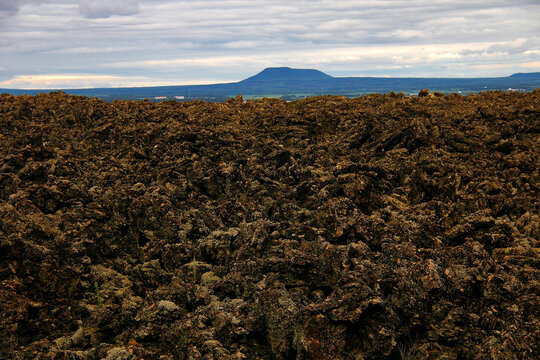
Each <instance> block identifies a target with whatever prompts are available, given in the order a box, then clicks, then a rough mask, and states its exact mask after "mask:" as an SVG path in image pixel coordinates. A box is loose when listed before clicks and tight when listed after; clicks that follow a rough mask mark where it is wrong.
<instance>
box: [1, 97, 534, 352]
mask: <svg viewBox="0 0 540 360" xmlns="http://www.w3.org/2000/svg"><path fill="white" fill-rule="evenodd" d="M539 133H540V91H539V90H537V91H535V92H532V93H526V94H521V93H503V92H485V93H481V94H478V95H469V96H466V97H463V96H460V95H448V96H443V95H442V94H438V96H435V97H430V96H426V97H405V96H403V94H388V95H369V96H364V97H361V98H356V99H347V98H341V97H331V96H325V97H316V98H309V99H305V100H302V101H298V102H293V103H286V102H284V101H279V100H271V99H267V100H261V101H248V102H243V101H242V99H241V98H237V99H230V100H228V101H227V102H226V103H205V102H188V103H177V102H162V103H153V102H149V101H142V102H135V101H133V102H129V101H115V102H114V103H105V102H102V101H100V100H97V99H89V98H84V97H75V96H68V95H66V94H63V93H61V92H59V93H51V94H49V95H45V94H42V95H39V96H35V97H31V96H18V97H14V96H11V95H0V282H1V286H0V314H1V316H0V358H1V359H109V360H127V359H162V360H167V359H207V360H208V359H231V360H232V359H319V360H321V359H365V360H368V359H456V360H457V359H533V358H535V356H538V354H539V353H540V348H539V344H540V318H539V310H540V303H539V295H538V294H539V293H540V286H539V278H540V268H539V265H540V261H539V259H540V257H539V239H540V216H539V213H540V209H539V206H540V198H539V184H540V175H539V157H538V155H539V154H540V137H539Z"/></svg>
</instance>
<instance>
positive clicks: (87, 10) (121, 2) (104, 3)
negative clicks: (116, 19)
mask: <svg viewBox="0 0 540 360" xmlns="http://www.w3.org/2000/svg"><path fill="white" fill-rule="evenodd" d="M79 11H80V12H81V14H82V15H83V16H84V17H86V18H88V19H100V18H109V17H111V16H114V15H120V16H128V15H134V14H137V13H138V12H139V3H138V2H137V1H135V0H81V1H80V2H79Z"/></svg>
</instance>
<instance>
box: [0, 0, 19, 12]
mask: <svg viewBox="0 0 540 360" xmlns="http://www.w3.org/2000/svg"><path fill="white" fill-rule="evenodd" d="M20 3H21V2H20V1H18V0H2V1H0V12H7V13H11V14H14V13H16V12H17V11H18V10H19V6H20Z"/></svg>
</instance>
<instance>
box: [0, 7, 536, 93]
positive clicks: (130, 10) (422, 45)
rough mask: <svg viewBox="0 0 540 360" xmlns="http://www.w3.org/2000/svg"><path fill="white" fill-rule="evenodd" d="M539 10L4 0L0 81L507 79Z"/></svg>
mask: <svg viewBox="0 0 540 360" xmlns="http://www.w3.org/2000/svg"><path fill="white" fill-rule="evenodd" d="M17 9H18V11H17V12H15V11H16V10H17ZM538 13H540V4H539V3H538V0H515V1H512V2H509V1H507V0H478V1H473V2H471V1H467V0H456V1H443V0H440V1H439V0H437V1H432V0H431V1H430V0H407V1H406V0H393V1H382V0H366V1H358V0H340V1H339V2H336V1H332V0H300V1H297V2H294V1H290V0H250V1H248V0H196V1H187V0H146V1H140V0H125V1H122V0H93V1H92V0H20V1H15V0H0V34H1V35H2V36H0V48H1V49H2V50H0V63H1V64H2V66H3V67H4V68H5V70H4V71H2V78H3V79H6V78H11V79H14V78H15V77H16V76H29V75H40V74H65V73H77V74H104V73H105V74H109V75H110V74H114V75H118V76H121V77H123V78H122V79H118V81H121V82H123V81H128V80H127V78H128V77H141V76H142V77H144V78H145V79H146V80H144V81H150V80H149V79H153V80H152V81H156V84H157V83H159V82H161V81H164V80H167V81H168V80H170V81H175V82H176V81H177V82H180V81H197V80H204V79H218V80H220V79H221V80H222V81H226V80H229V79H242V78H245V77H247V76H249V75H252V74H253V73H254V72H257V71H260V70H261V69H262V68H264V67H267V66H293V67H311V68H318V69H320V70H323V71H327V72H329V73H331V74H332V73H335V74H340V75H356V76H362V75H366V74H369V75H377V74H381V75H383V74H392V75H394V76H396V75H397V76H443V77H446V76H491V75H493V76H497V75H501V76H503V75H508V73H512V72H517V71H519V70H521V71H523V69H521V68H520V65H519V64H533V65H529V66H530V67H528V68H527V69H531V70H532V71H534V70H535V67H534V66H535V65H534V64H535V63H537V62H538V54H539V51H540V40H536V39H537V38H538V36H537V35H538V33H539V31H540V25H539V24H538V20H537V19H536V18H537V16H536V14H538ZM524 39H527V40H524ZM493 64H512V66H514V67H515V69H514V68H511V67H508V66H507V67H500V66H498V67H497V66H492V65H493ZM29 69H31V70H29ZM82 79H84V78H82ZM41 80H43V79H41ZM93 80H95V81H97V78H96V79H93ZM66 81H72V82H73V84H75V83H76V82H77V81H79V80H76V79H72V80H69V79H68V80H66ZM85 81H89V79H87V80H85ZM100 81H105V80H103V79H102V80H100ZM114 81H116V80H112V79H111V80H110V82H111V83H112V82H114ZM141 81H142V80H141Z"/></svg>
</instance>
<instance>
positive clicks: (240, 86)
mask: <svg viewBox="0 0 540 360" xmlns="http://www.w3.org/2000/svg"><path fill="white" fill-rule="evenodd" d="M424 88H427V89H430V90H431V91H440V92H444V93H453V92H458V93H463V94H467V93H471V92H479V91H485V90H518V91H532V90H534V89H536V88H540V73H538V72H535V73H518V74H513V75H511V76H508V77H492V78H380V77H379V78H378V77H332V76H330V75H328V74H325V73H323V72H321V71H319V70H315V69H292V68H289V67H273V68H267V69H264V70H263V71H261V72H260V73H258V74H256V75H254V76H251V77H249V78H247V79H244V80H242V81H239V82H234V83H225V84H212V85H189V86H156V87H138V88H96V89H67V90H63V91H64V92H66V93H68V94H73V95H85V96H89V97H93V96H96V97H98V98H101V99H103V100H107V101H111V100H114V99H143V98H149V99H154V100H158V99H160V100H161V99H163V98H166V99H172V100H174V99H181V100H194V99H205V100H210V101H223V100H225V99H227V98H229V97H234V96H235V95H238V94H242V95H244V96H246V97H247V98H249V97H262V96H284V97H285V98H288V99H294V98H299V97H303V96H312V95H320V94H332V95H344V96H359V95H363V94H367V93H388V92H391V91H394V92H404V93H406V94H417V93H418V91H420V89H424ZM49 91H52V90H14V89H0V93H11V94H14V95H20V94H29V95H32V94H38V93H40V92H49Z"/></svg>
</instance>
